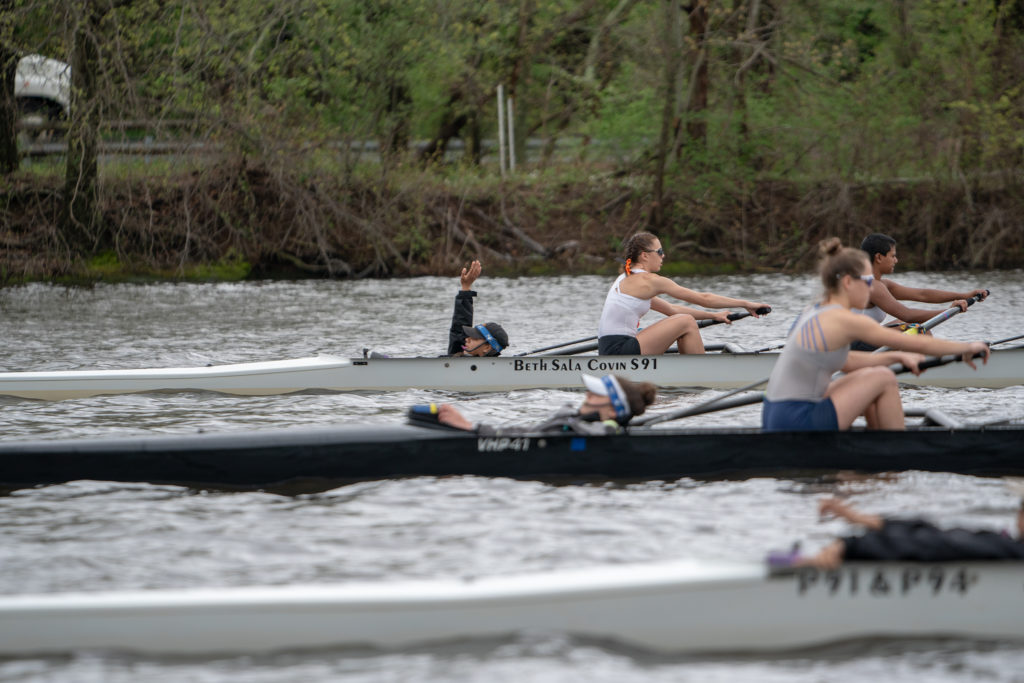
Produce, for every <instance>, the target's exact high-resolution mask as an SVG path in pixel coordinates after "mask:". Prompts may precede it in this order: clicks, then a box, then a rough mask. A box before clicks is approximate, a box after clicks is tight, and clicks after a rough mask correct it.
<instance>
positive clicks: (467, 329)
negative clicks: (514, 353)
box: [446, 261, 508, 356]
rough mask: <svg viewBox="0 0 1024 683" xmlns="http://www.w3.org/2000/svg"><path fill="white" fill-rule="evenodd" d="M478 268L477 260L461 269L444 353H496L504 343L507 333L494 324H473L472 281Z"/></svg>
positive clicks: (506, 340) (474, 294)
mask: <svg viewBox="0 0 1024 683" xmlns="http://www.w3.org/2000/svg"><path fill="white" fill-rule="evenodd" d="M481 270H482V268H481V266H480V262H479V261H473V262H472V263H470V264H469V266H468V267H467V268H463V269H462V275H461V277H460V278H459V282H460V289H459V292H458V294H456V295H455V312H454V313H453V314H452V326H451V329H450V330H449V331H448V353H447V354H446V355H448V356H498V355H500V354H501V352H502V351H503V350H504V349H505V347H507V346H508V334H507V333H506V332H505V328H504V327H502V326H501V325H499V324H498V323H494V322H490V323H483V324H482V325H474V324H473V297H475V296H476V292H474V291H473V289H472V288H473V283H474V282H475V281H476V279H477V278H478V277H480V271H481Z"/></svg>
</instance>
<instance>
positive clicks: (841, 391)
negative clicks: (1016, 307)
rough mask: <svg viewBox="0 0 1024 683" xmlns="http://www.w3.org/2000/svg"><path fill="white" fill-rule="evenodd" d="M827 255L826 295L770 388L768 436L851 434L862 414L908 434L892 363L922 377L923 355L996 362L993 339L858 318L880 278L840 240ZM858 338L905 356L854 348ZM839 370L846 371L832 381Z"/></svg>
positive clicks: (811, 310) (791, 339) (764, 420)
mask: <svg viewBox="0 0 1024 683" xmlns="http://www.w3.org/2000/svg"><path fill="white" fill-rule="evenodd" d="M820 250H821V253H822V261H821V265H820V268H819V272H820V275H821V282H822V284H823V285H824V288H825V298H824V301H822V302H821V303H817V304H814V305H813V306H810V307H808V308H806V309H804V311H803V313H801V314H800V316H799V317H798V318H797V320H796V322H794V323H793V326H792V327H791V328H790V331H789V335H788V337H787V339H786V346H785V348H784V349H783V350H782V353H781V354H780V355H779V359H778V361H776V363H775V367H774V368H773V369H772V373H771V376H770V379H769V380H768V388H767V390H766V391H765V400H764V404H763V406H762V412H761V425H762V428H763V429H764V430H765V431H830V430H840V429H849V428H850V426H851V425H852V424H853V421H854V420H855V419H857V417H859V416H861V415H863V416H864V418H865V419H866V420H867V423H868V427H869V428H870V429H893V430H902V429H905V425H904V415H903V404H902V402H901V401H900V392H899V385H898V384H897V382H896V375H895V374H894V373H893V371H892V370H890V369H889V367H888V366H889V365H892V364H895V363H902V364H903V365H905V366H906V367H907V368H909V369H910V370H912V371H913V372H915V373H919V370H918V368H917V365H918V363H919V362H920V361H921V360H923V356H922V355H920V354H922V353H928V354H933V355H943V354H954V355H960V356H963V360H964V362H965V363H967V364H968V365H970V366H971V368H974V369H977V368H976V366H975V365H974V361H973V360H972V358H973V357H974V356H975V355H976V354H981V355H982V356H983V360H984V362H986V363H987V362H988V354H989V348H988V344H986V343H985V342H981V341H976V342H958V341H948V340H944V339H936V338H934V337H930V336H924V335H905V334H901V333H900V332H898V331H896V330H894V329H892V328H888V327H883V326H881V325H879V324H877V323H875V322H874V321H873V320H871V319H870V318H868V317H867V316H863V315H860V314H857V313H854V312H853V311H852V310H851V309H853V308H863V307H865V306H866V305H867V301H868V296H869V291H870V289H871V284H872V281H873V280H874V274H873V273H872V272H871V266H870V264H869V263H868V259H867V254H865V253H864V252H863V251H861V250H860V249H851V248H849V247H846V248H844V247H843V246H842V244H841V243H840V242H839V239H838V238H836V237H833V238H831V239H828V240H825V241H823V242H822V243H821V245H820ZM855 339H863V340H865V341H866V342H868V343H869V344H873V345H875V346H889V347H893V348H896V349H903V351H886V352H882V353H867V352H864V351H851V350H850V343H851V342H852V341H853V340H855ZM908 351H909V352H913V353H907V352H908ZM838 370H842V371H843V372H844V373H846V374H845V375H843V376H842V377H839V378H838V379H835V380H832V375H833V374H834V373H835V372H836V371H838Z"/></svg>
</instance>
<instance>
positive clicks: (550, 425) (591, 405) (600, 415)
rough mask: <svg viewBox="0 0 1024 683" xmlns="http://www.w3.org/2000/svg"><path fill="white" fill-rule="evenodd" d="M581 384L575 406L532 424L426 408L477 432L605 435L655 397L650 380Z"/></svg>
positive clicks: (591, 379) (586, 380)
mask: <svg viewBox="0 0 1024 683" xmlns="http://www.w3.org/2000/svg"><path fill="white" fill-rule="evenodd" d="M583 386H584V387H586V390H587V393H586V395H585V396H584V398H583V403H582V404H581V405H580V407H579V408H572V407H569V406H567V407H566V408H563V409H562V410H560V411H558V412H556V413H555V414H554V415H553V416H552V417H551V418H550V419H548V420H545V421H544V422H541V423H540V424H536V425H529V426H493V425H487V424H473V423H472V422H470V421H469V420H468V419H466V417H465V416H464V415H463V414H462V413H461V412H459V410H458V408H456V407H455V406H453V405H451V404H448V403H446V404H442V405H439V406H433V405H432V406H431V407H430V409H431V412H434V414H435V415H436V418H437V421H438V422H441V423H442V424H445V425H448V426H449V427H455V428H456V429H464V430H467V431H472V432H476V433H477V434H480V435H481V436H518V435H522V434H535V433H537V432H542V433H563V432H570V433H574V434H589V435H605V434H618V433H622V432H623V431H624V429H623V428H624V427H625V426H626V425H628V424H629V421H630V420H632V419H633V418H634V417H636V416H637V415H642V414H643V413H644V411H645V410H647V406H649V405H651V404H652V403H654V400H655V398H656V397H657V389H656V388H655V386H654V385H653V384H651V383H650V382H631V381H629V380H627V379H625V378H623V377H619V376H617V375H605V376H604V377H595V376H593V375H583ZM410 416H412V413H410Z"/></svg>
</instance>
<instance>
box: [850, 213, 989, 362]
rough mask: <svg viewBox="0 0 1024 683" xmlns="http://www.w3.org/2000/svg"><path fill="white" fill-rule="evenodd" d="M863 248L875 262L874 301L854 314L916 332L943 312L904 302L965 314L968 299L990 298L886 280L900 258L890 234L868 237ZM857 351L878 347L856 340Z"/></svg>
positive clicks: (985, 293)
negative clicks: (955, 309)
mask: <svg viewBox="0 0 1024 683" xmlns="http://www.w3.org/2000/svg"><path fill="white" fill-rule="evenodd" d="M860 248H861V249H862V250H863V251H864V252H866V253H867V255H868V260H869V262H870V263H871V271H872V274H873V275H874V276H875V281H874V284H872V285H871V298H870V299H869V300H868V305H867V306H865V307H864V308H856V309H854V312H856V313H862V314H863V315H866V316H868V317H869V318H871V319H872V320H874V321H875V322H877V323H879V324H881V323H882V322H883V321H885V318H886V314H888V315H891V316H892V317H893V318H895V320H893V321H891V322H889V323H886V324H887V325H889V326H891V327H896V328H898V329H899V330H900V331H901V332H906V331H911V332H912V331H913V330H914V329H916V327H917V326H919V325H920V324H921V323H924V322H927V321H928V320H930V319H931V318H932V317H934V316H935V315H936V314H938V313H940V311H937V310H935V309H927V308H910V307H909V306H904V305H903V304H902V303H901V301H915V302H919V303H926V304H942V303H949V304H952V305H954V306H959V307H960V310H961V311H966V310H967V299H970V298H971V297H973V296H977V297H979V301H980V300H984V299H985V297H987V296H988V290H985V289H973V290H971V291H969V292H951V291H946V290H944V289H922V288H920V287H907V286H905V285H901V284H898V283H896V282H893V281H892V280H889V279H888V278H886V277H885V276H886V275H892V273H893V271H895V270H896V264H897V263H899V259H898V258H896V240H894V239H893V238H892V237H890V236H888V235H883V234H882V233H879V232H876V233H873V234H871V235H868V236H867V237H865V238H864V241H863V242H861V243H860ZM850 348H852V349H853V350H855V351H874V350H875V348H876V347H875V346H872V345H871V344H868V343H866V342H864V341H861V340H857V341H854V342H853V344H852V345H851V347H850Z"/></svg>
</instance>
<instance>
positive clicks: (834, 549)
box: [768, 498, 1024, 569]
mask: <svg viewBox="0 0 1024 683" xmlns="http://www.w3.org/2000/svg"><path fill="white" fill-rule="evenodd" d="M819 510H820V513H821V515H822V516H825V515H834V516H837V517H842V518H843V519H845V520H847V521H849V522H852V523H854V524H859V525H861V526H863V527H865V529H866V531H865V533H863V534H861V535H859V536H846V537H843V538H838V539H836V540H835V541H833V542H832V543H830V544H829V545H827V546H825V548H823V549H822V550H821V551H820V552H818V553H817V554H816V555H813V556H811V557H800V556H799V555H797V554H796V553H772V554H771V555H769V558H768V561H769V563H770V564H774V565H776V566H789V567H817V568H819V569H835V568H836V567H838V566H839V565H840V564H841V563H842V562H843V560H883V561H885V560H888V561H894V562H896V561H900V562H950V561H955V560H1024V541H1022V534H1024V504H1022V505H1021V507H1020V508H1019V509H1018V511H1017V538H1013V537H1012V536H1010V535H1009V534H1008V533H1006V532H1003V533H999V532H995V531H970V530H967V529H940V528H938V527H937V526H935V525H934V524H931V523H930V522H926V521H924V520H921V519H907V520H901V519H892V518H888V517H882V516H881V515H872V514H865V513H862V512H859V511H857V510H854V509H853V508H852V507H850V506H849V505H846V504H845V503H843V502H841V501H839V500H837V499H835V498H826V499H824V500H822V501H821V503H820V504H819Z"/></svg>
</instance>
